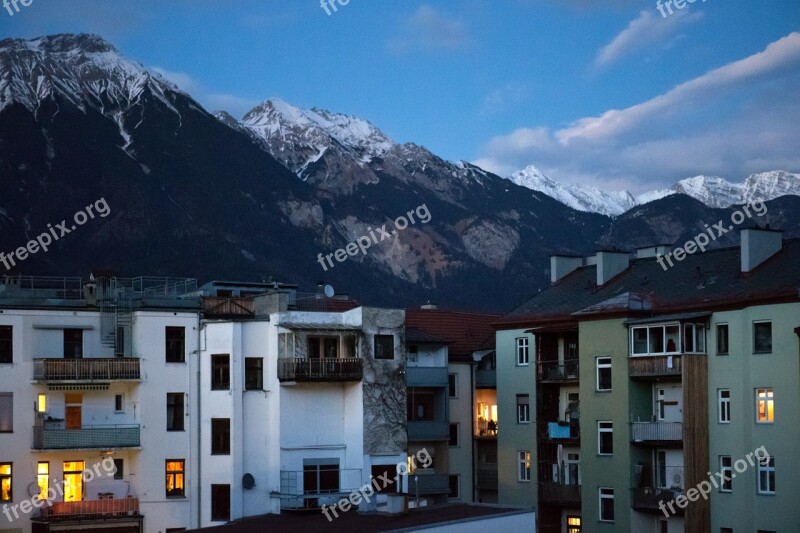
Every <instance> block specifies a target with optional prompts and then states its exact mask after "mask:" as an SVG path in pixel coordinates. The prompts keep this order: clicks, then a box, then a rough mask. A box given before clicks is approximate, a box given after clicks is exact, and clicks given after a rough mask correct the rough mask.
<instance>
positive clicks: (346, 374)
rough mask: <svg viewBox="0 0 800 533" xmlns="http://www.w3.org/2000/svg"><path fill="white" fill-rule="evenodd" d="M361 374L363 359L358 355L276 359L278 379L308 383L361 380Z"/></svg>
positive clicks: (362, 371)
mask: <svg viewBox="0 0 800 533" xmlns="http://www.w3.org/2000/svg"><path fill="white" fill-rule="evenodd" d="M363 376H364V366H363V361H362V360H361V359H360V358H358V357H354V358H347V359H343V358H330V359H304V358H281V359H278V380H279V381H294V382H309V383H319V382H337V381H338V382H344V381H361V379H362V377H363Z"/></svg>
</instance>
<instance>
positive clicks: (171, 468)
mask: <svg viewBox="0 0 800 533" xmlns="http://www.w3.org/2000/svg"><path fill="white" fill-rule="evenodd" d="M185 470H186V461H185V460H183V459H167V485H166V487H167V497H168V498H169V497H183V496H186V488H185V487H186V479H185Z"/></svg>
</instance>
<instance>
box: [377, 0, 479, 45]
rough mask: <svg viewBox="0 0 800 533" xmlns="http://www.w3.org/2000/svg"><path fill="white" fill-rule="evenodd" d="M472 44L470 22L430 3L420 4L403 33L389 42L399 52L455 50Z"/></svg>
mask: <svg viewBox="0 0 800 533" xmlns="http://www.w3.org/2000/svg"><path fill="white" fill-rule="evenodd" d="M468 44H469V34H468V32H467V27H466V25H465V24H464V23H463V22H462V21H460V20H458V19H455V18H453V17H449V16H447V15H445V14H444V13H442V12H440V11H439V10H437V9H435V8H433V7H431V6H429V5H422V6H420V7H419V8H418V9H417V10H416V11H415V12H414V14H413V15H411V16H410V17H409V18H408V19H406V21H405V22H404V23H403V31H402V33H401V35H398V36H395V37H393V38H391V39H390V40H389V42H388V43H387V49H388V50H389V51H390V52H393V53H397V54H405V53H409V52H414V51H418V50H422V51H445V52H454V51H459V50H462V49H464V48H465V47H466V46H467V45H468Z"/></svg>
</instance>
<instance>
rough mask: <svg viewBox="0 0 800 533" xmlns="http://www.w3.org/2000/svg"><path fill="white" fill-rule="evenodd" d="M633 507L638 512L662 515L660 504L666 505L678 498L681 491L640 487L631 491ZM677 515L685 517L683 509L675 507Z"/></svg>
mask: <svg viewBox="0 0 800 533" xmlns="http://www.w3.org/2000/svg"><path fill="white" fill-rule="evenodd" d="M631 493H632V497H631V507H632V508H633V509H634V510H636V511H644V512H652V513H661V512H662V511H661V508H660V507H659V502H661V505H662V506H663V505H664V503H666V502H669V501H671V500H674V499H675V498H677V497H678V496H679V495H680V494H681V491H677V490H670V489H657V488H654V487H639V488H633V489H631ZM674 508H675V510H676V511H677V513H676V514H678V515H683V509H681V508H680V506H678V505H675V506H674Z"/></svg>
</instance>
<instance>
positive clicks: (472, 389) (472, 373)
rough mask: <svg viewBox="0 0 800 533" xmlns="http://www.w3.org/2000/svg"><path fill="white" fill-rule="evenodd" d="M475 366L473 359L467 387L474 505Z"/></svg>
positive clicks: (476, 478) (475, 465)
mask: <svg viewBox="0 0 800 533" xmlns="http://www.w3.org/2000/svg"><path fill="white" fill-rule="evenodd" d="M477 366H478V365H477V364H476V363H474V358H473V363H470V365H469V382H470V387H469V394H470V403H469V412H470V414H469V419H470V423H469V426H470V430H471V433H470V435H469V442H470V444H471V446H470V447H471V448H472V454H471V455H472V457H471V459H472V461H471V463H472V501H473V502H474V503H477V502H475V496H476V495H477V494H476V493H477V492H478V491H477V490H475V487H477V485H478V468H477V463H478V454H477V453H476V452H475V448H476V446H475V368H476V367H477Z"/></svg>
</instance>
